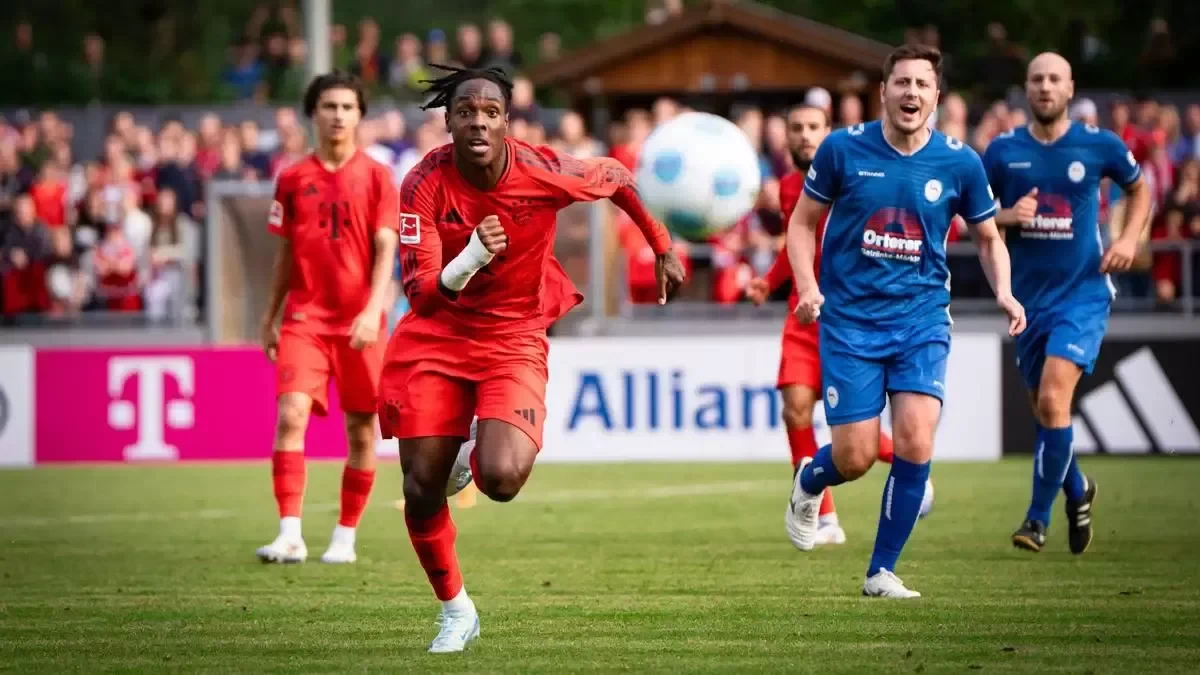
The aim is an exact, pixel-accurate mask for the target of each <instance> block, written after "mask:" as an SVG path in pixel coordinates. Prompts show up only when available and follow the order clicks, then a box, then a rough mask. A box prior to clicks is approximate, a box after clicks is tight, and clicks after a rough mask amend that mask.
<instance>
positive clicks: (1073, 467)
mask: <svg viewBox="0 0 1200 675" xmlns="http://www.w3.org/2000/svg"><path fill="white" fill-rule="evenodd" d="M1063 492H1065V493H1066V494H1067V499H1068V500H1069V501H1072V502H1081V501H1083V498H1084V497H1086V496H1087V480H1086V479H1085V478H1084V477H1083V472H1082V471H1080V470H1079V462H1078V461H1077V460H1076V459H1075V453H1074V452H1072V453H1071V464H1070V465H1069V466H1067V479H1066V480H1064V481H1063Z"/></svg>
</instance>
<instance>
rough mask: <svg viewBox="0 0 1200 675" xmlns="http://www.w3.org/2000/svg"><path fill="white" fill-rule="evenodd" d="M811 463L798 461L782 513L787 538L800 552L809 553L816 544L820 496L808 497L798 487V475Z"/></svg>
mask: <svg viewBox="0 0 1200 675" xmlns="http://www.w3.org/2000/svg"><path fill="white" fill-rule="evenodd" d="M811 463H812V457H805V458H804V459H802V460H800V467H799V468H798V469H797V470H796V477H795V478H794V479H793V480H792V497H791V499H790V500H789V501H788V507H787V511H786V512H785V513H784V524H785V525H786V526H787V533H788V538H789V539H791V540H792V545H793V546H795V547H796V548H798V549H800V550H801V551H811V550H812V549H813V546H816V544H817V529H818V528H817V524H818V523H817V512H818V511H819V510H820V509H821V494H820V493H818V494H815V495H810V494H808V493H807V492H805V491H804V488H803V487H802V486H801V485H800V474H801V472H803V471H804V467H806V466H808V465H809V464H811Z"/></svg>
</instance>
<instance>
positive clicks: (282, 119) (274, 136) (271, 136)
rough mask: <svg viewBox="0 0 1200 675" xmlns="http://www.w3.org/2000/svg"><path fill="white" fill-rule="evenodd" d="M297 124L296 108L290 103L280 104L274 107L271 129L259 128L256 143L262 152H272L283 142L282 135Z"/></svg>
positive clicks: (298, 123) (297, 125) (298, 122)
mask: <svg viewBox="0 0 1200 675" xmlns="http://www.w3.org/2000/svg"><path fill="white" fill-rule="evenodd" d="M299 126H300V120H299V119H297V117H296V109H295V108H293V107H292V106H290V105H285V106H280V107H278V108H276V109H275V126H274V127H273V128H271V129H259V131H258V142H257V144H256V145H257V146H258V149H259V150H262V151H263V152H266V153H268V154H270V153H273V152H275V151H276V150H278V149H279V146H280V145H281V144H282V143H283V137H284V135H286V134H287V133H289V132H290V131H291V130H292V129H295V128H297V127H299Z"/></svg>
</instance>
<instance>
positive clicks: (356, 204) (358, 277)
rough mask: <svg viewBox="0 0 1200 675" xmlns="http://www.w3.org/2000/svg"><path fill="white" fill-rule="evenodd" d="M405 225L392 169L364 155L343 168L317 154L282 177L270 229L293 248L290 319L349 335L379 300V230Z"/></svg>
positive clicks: (357, 154) (286, 315)
mask: <svg viewBox="0 0 1200 675" xmlns="http://www.w3.org/2000/svg"><path fill="white" fill-rule="evenodd" d="M399 223H400V216H399V210H398V198H397V192H396V186H395V185H394V184H393V183H392V172H391V170H390V169H388V168H387V167H385V166H384V165H382V164H380V163H379V162H376V161H375V160H373V159H371V158H370V157H369V156H367V154H366V153H364V152H362V151H361V150H358V151H356V152H355V153H354V156H353V157H351V158H350V160H349V161H347V162H346V163H345V164H343V165H342V166H341V168H339V169H338V170H337V171H330V170H329V169H327V168H325V166H324V165H322V164H321V160H320V159H318V158H317V156H316V155H315V154H313V155H309V156H308V157H306V158H305V159H304V160H302V161H300V162H297V163H296V164H293V165H292V166H289V167H288V168H287V169H285V170H284V171H283V172H282V173H280V174H279V179H278V181H277V182H276V185H275V202H274V203H273V204H271V214H270V217H269V219H268V227H269V229H270V231H271V232H272V233H274V234H277V235H279V236H282V237H287V238H288V240H289V241H291V244H292V270H291V283H290V285H289V286H288V295H287V302H286V304H285V306H284V314H283V320H284V321H285V322H297V323H302V324H304V325H305V327H306V328H308V329H311V330H314V331H317V332H322V333H335V334H340V333H345V332H347V331H349V330H350V326H351V324H352V323H353V322H354V317H356V316H358V314H359V313H360V312H362V310H363V308H364V307H366V304H367V300H368V299H369V298H370V295H371V268H372V266H373V261H374V247H375V244H374V240H375V232H376V230H377V229H378V228H381V227H385V228H390V229H393V230H395V229H397V228H398V227H399Z"/></svg>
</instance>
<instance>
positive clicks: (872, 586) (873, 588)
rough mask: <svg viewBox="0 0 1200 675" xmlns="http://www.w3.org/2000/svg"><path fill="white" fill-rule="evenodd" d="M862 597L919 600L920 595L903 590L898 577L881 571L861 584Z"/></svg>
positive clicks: (883, 570) (903, 587) (902, 584)
mask: <svg viewBox="0 0 1200 675" xmlns="http://www.w3.org/2000/svg"><path fill="white" fill-rule="evenodd" d="M863 595H865V596H868V597H872V598H919V597H921V594H920V593H918V592H916V591H911V590H909V589H908V588H905V586H904V582H903V581H900V577H898V576H896V575H895V574H892V572H891V570H885V569H881V570H879V571H878V572H876V573H875V575H874V576H872V577H868V578H867V581H866V583H864V584H863Z"/></svg>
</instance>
